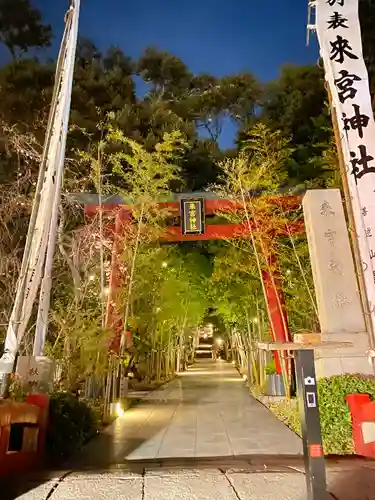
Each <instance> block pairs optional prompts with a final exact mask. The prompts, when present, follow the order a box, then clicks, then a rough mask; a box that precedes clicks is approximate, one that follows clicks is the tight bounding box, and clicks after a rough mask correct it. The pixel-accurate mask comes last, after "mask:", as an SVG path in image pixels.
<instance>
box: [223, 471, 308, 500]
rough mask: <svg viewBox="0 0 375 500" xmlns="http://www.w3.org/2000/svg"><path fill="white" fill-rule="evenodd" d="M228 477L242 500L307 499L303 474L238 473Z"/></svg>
mask: <svg viewBox="0 0 375 500" xmlns="http://www.w3.org/2000/svg"><path fill="white" fill-rule="evenodd" d="M227 477H228V479H229V480H230V481H231V483H232V484H233V487H234V488H235V490H236V492H237V494H238V497H239V498H241V500H276V499H277V500H306V482H305V476H304V475H303V474H299V473H282V474H278V473H277V474H276V473H266V474H259V473H256V474H252V473H248V474H246V473H245V474H244V473H238V474H237V473H236V474H228V475H227Z"/></svg>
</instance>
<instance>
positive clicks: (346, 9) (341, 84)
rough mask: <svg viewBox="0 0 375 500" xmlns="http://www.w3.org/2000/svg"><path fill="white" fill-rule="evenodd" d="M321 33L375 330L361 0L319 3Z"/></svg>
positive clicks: (372, 157)
mask: <svg viewBox="0 0 375 500" xmlns="http://www.w3.org/2000/svg"><path fill="white" fill-rule="evenodd" d="M315 6H316V30H317V34H318V40H319V44H320V52H321V57H322V58H323V61H324V69H325V75H326V80H327V82H328V85H329V88H330V91H331V95H332V104H333V106H334V107H335V109H336V113H337V119H338V126H339V130H340V137H341V146H342V150H343V155H344V160H345V164H346V171H347V177H348V183H349V190H350V196H351V199H352V204H353V211H354V218H355V225H356V233H357V237H358V242H359V250H360V254H361V259H362V262H363V270H364V277H365V285H366V290H367V296H368V300H369V305H370V310H371V312H372V314H371V320H372V324H373V326H374V327H375V122H374V117H373V111H372V106H371V97H370V90H369V82H368V74H367V69H366V66H365V63H364V60H363V54H362V41H361V31H360V24H359V16H358V0H316V4H315Z"/></svg>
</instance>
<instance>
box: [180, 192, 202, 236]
mask: <svg viewBox="0 0 375 500" xmlns="http://www.w3.org/2000/svg"><path fill="white" fill-rule="evenodd" d="M204 225H205V224H204V199H203V198H195V199H182V200H181V228H182V234H203V233H204Z"/></svg>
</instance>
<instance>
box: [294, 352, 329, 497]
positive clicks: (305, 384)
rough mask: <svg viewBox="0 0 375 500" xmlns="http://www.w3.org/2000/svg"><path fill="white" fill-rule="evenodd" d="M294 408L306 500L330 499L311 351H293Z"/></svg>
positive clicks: (312, 353)
mask: <svg viewBox="0 0 375 500" xmlns="http://www.w3.org/2000/svg"><path fill="white" fill-rule="evenodd" d="M295 369H296V379H297V395H298V406H299V410H300V421H301V430H302V442H303V454H304V460H305V474H306V486H307V500H330V499H331V497H330V495H329V493H328V492H327V479H326V468H325V460H324V453H323V444H322V435H321V430H320V418H319V406H318V394H317V386H316V374H315V363H314V351H313V350H312V349H307V350H303V349H302V350H297V351H295Z"/></svg>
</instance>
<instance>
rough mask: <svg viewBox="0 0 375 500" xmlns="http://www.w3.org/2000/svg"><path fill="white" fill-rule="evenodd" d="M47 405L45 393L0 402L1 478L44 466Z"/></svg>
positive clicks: (47, 400)
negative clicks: (21, 400)
mask: <svg viewBox="0 0 375 500" xmlns="http://www.w3.org/2000/svg"><path fill="white" fill-rule="evenodd" d="M48 407H49V399H48V397H47V396H45V395H43V394H31V395H29V396H28V397H27V398H26V402H24V403H17V402H14V401H9V400H4V401H3V402H1V403H0V478H4V477H8V476H12V475H13V474H19V473H21V472H25V471H29V470H32V469H35V468H38V467H39V466H41V464H42V461H43V456H44V448H45V441H46V430H47V422H48Z"/></svg>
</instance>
